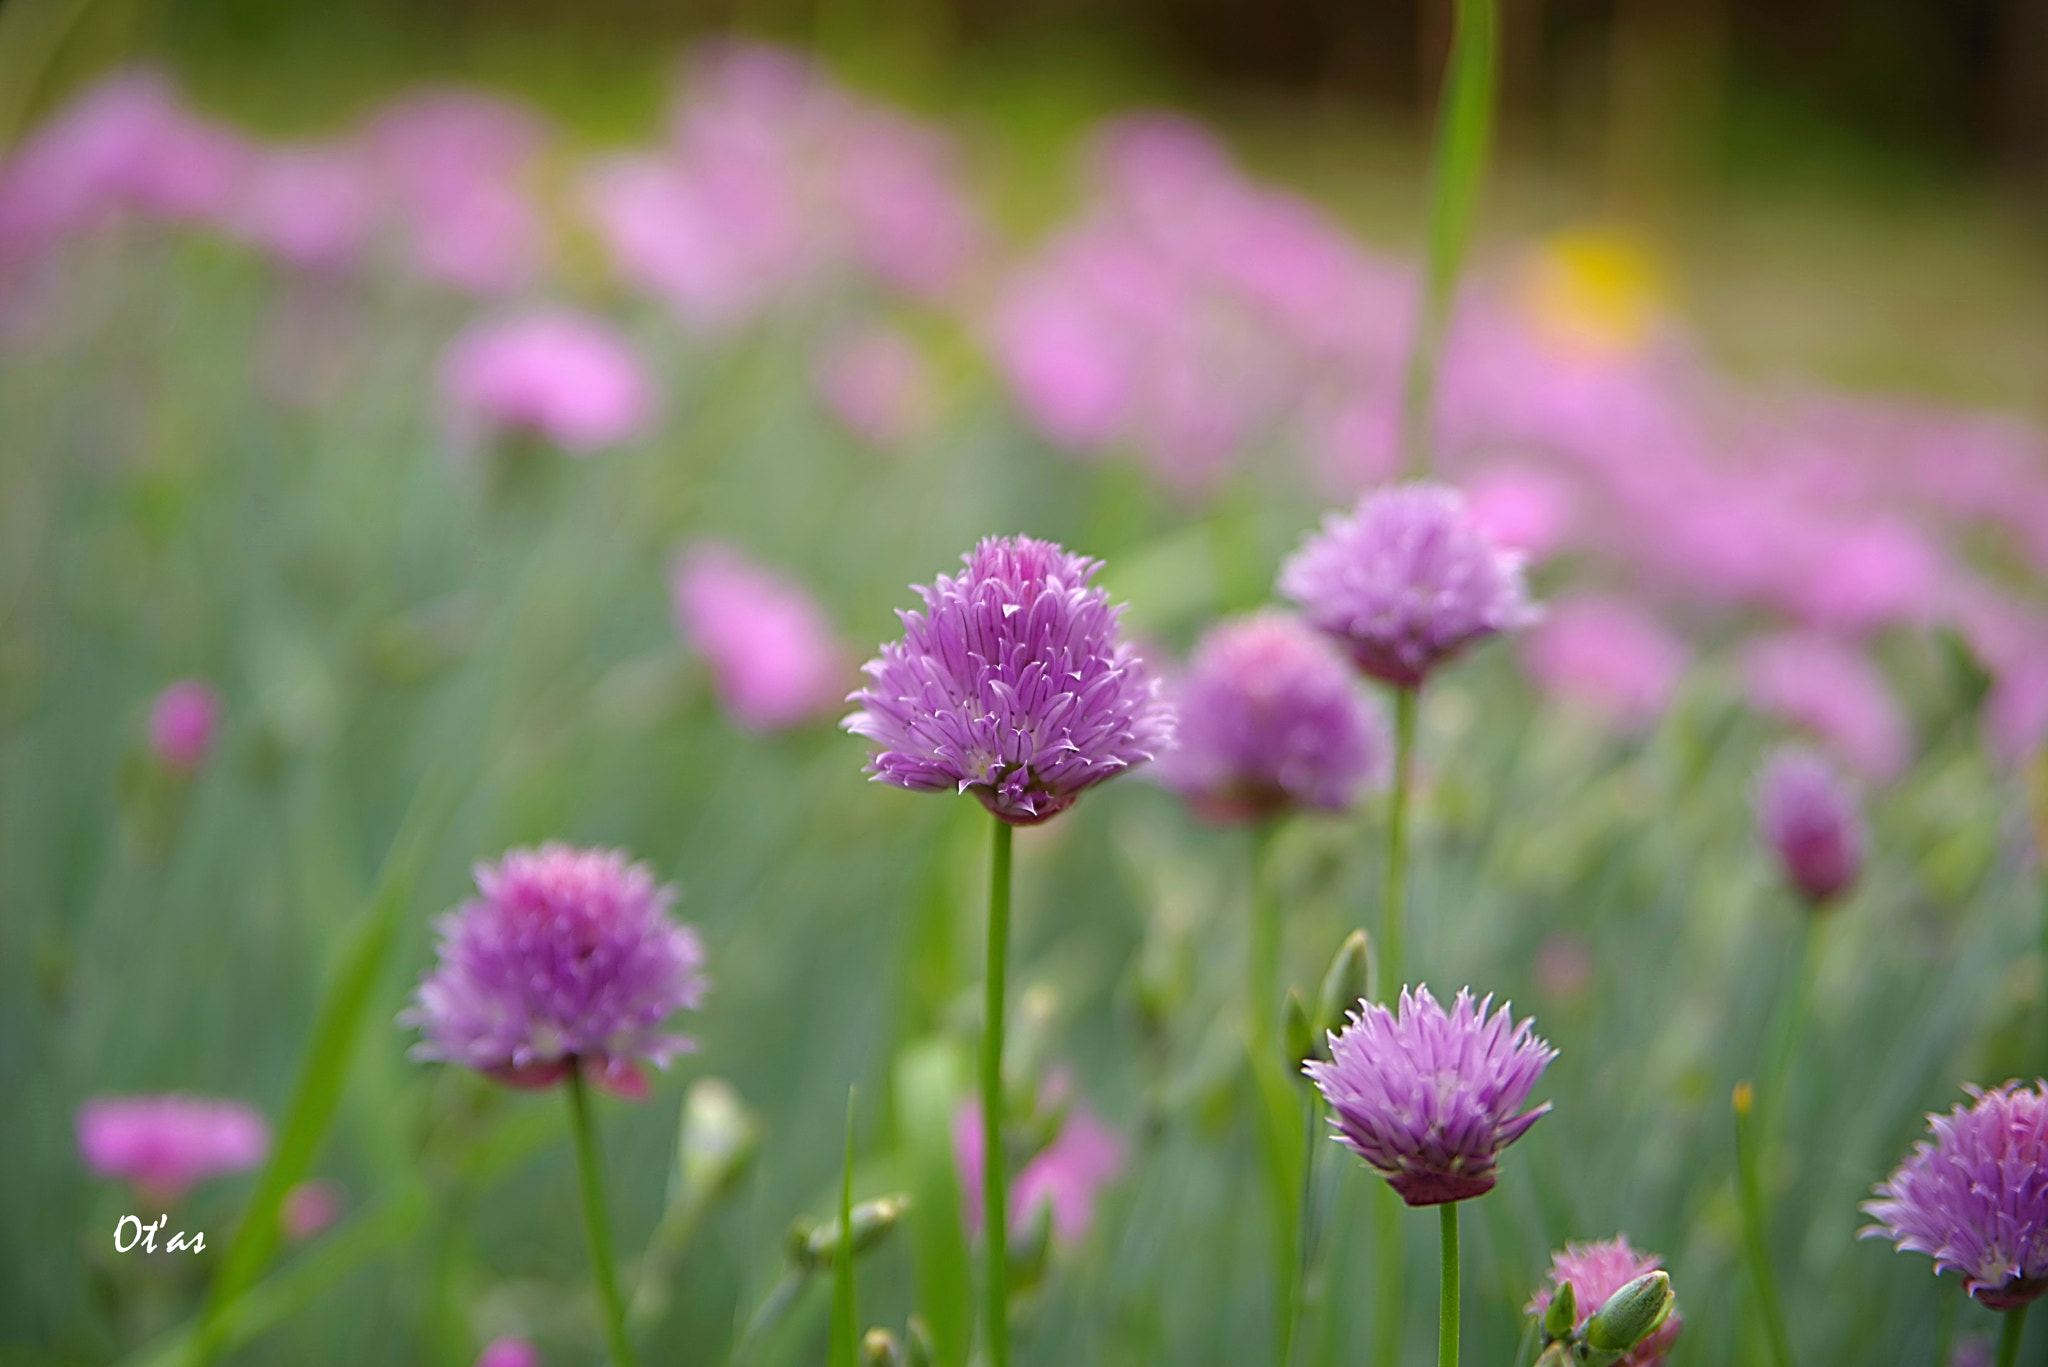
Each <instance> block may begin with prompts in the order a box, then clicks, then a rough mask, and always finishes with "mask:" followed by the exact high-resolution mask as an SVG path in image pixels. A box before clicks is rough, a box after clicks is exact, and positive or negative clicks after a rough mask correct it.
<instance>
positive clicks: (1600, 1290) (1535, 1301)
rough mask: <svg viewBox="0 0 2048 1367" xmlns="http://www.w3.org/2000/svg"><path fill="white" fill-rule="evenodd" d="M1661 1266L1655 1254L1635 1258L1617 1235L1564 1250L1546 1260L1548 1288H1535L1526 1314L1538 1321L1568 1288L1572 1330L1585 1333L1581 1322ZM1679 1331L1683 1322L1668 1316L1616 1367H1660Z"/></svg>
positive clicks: (1624, 1237) (1674, 1313)
mask: <svg viewBox="0 0 2048 1367" xmlns="http://www.w3.org/2000/svg"><path fill="white" fill-rule="evenodd" d="M1662 1266H1664V1260H1663V1259H1662V1258H1659V1257H1658V1256H1657V1255H1656V1254H1654V1253H1638V1252H1636V1251H1635V1250H1634V1249H1633V1248H1631V1247H1629V1242H1628V1236H1627V1235H1626V1234H1617V1235H1615V1236H1614V1237H1613V1238H1612V1239H1603V1240H1601V1241H1600V1242H1599V1243H1594V1244H1566V1245H1565V1246H1564V1248H1563V1249H1562V1250H1561V1251H1560V1252H1557V1253H1553V1254H1551V1255H1550V1281H1549V1284H1548V1285H1546V1286H1543V1287H1540V1288H1538V1289H1537V1292H1536V1294H1535V1296H1533V1297H1532V1298H1531V1299H1530V1301H1529V1314H1531V1315H1533V1316H1534V1317H1536V1318H1537V1319H1539V1320H1540V1319H1542V1318H1543V1312H1544V1311H1546V1310H1548V1309H1549V1308H1550V1298H1551V1297H1552V1296H1553V1295H1555V1294H1556V1293H1557V1292H1558V1290H1559V1289H1561V1288H1562V1287H1563V1286H1564V1284H1565V1283H1566V1282H1570V1283H1571V1287H1572V1296H1573V1298H1574V1299H1575V1300H1576V1301H1577V1303H1578V1315H1577V1320H1576V1322H1575V1323H1574V1324H1573V1325H1572V1328H1573V1329H1575V1330H1578V1329H1584V1328H1585V1327H1586V1321H1588V1320H1590V1319H1592V1318H1593V1316H1594V1314H1595V1313H1596V1312H1597V1311H1598V1310H1599V1309H1600V1307H1601V1306H1603V1305H1605V1304H1607V1298H1608V1297H1610V1296H1612V1295H1613V1294H1614V1293H1615V1292H1617V1291H1619V1290H1621V1288H1623V1287H1624V1286H1627V1285H1628V1284H1629V1283H1630V1282H1632V1281H1634V1280H1635V1279H1636V1278H1638V1277H1640V1276H1642V1275H1643V1274H1644V1273H1646V1272H1655V1271H1656V1270H1657V1269H1658V1268H1660V1267H1662ZM1684 1327H1685V1321H1684V1319H1683V1318H1682V1317H1681V1316H1680V1315H1679V1313H1678V1311H1677V1310H1673V1311H1672V1312H1671V1314H1670V1315H1669V1316H1668V1317H1666V1319H1665V1321H1664V1323H1663V1324H1661V1325H1660V1326H1658V1328H1657V1331H1656V1332H1655V1333H1653V1334H1651V1335H1650V1336H1649V1337H1648V1338H1646V1339H1644V1340H1643V1341H1642V1342H1641V1343H1638V1344H1637V1345H1636V1346H1635V1347H1633V1348H1631V1349H1629V1351H1628V1352H1627V1353H1626V1354H1625V1355H1624V1356H1623V1357H1622V1358H1621V1359H1620V1360H1619V1361H1618V1362H1617V1363H1616V1364H1615V1367H1659V1365H1660V1364H1661V1363H1662V1362H1663V1361H1664V1359H1665V1357H1666V1356H1667V1355H1668V1354H1669V1353H1670V1352H1671V1349H1672V1346H1673V1345H1674V1344H1676V1343H1677V1342H1678V1331H1679V1330H1680V1329H1682V1328H1684Z"/></svg>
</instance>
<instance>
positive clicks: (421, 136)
mask: <svg viewBox="0 0 2048 1367" xmlns="http://www.w3.org/2000/svg"><path fill="white" fill-rule="evenodd" d="M548 140H549V130H548V127H547V125H546V123H544V122H543V121H542V120H541V118H540V117H539V116H538V115H537V114H535V113H534V112H533V111H532V110H530V109H528V108H527V107H525V106H524V105H520V104H517V103H515V102H513V101H510V100H505V99H501V98H498V97H496V96H489V95H479V94H475V93H473V92H469V91H461V90H424V91H418V92H415V93H413V94H410V95H407V96H404V97H402V98H401V99H399V100H397V101H394V102H393V103H392V104H391V105H389V106H388V107H386V108H385V109H384V110H383V112H382V113H380V114H379V115H378V116H377V118H376V119H375V120H374V121H373V122H372V124H371V126H370V128H369V130H368V144H369V147H370V150H371V153H372V155H373V156H374V158H375V160H376V164H377V166H378V167H379V169H380V172H381V177H382V179H383V181H384V183H385V184H386V186H387V187H388V189H389V194H390V198H391V200H392V202H393V204H394V206H395V207H396V209H397V211H398V215H399V218H400V223H401V228H402V233H401V236H402V239H403V245H404V247H405V251H406V259H407V261H408V264H410V265H411V266H412V268H413V269H415V270H416V271H418V272H419V273H420V274H421V275H422V276H424V277H426V278H427V279H429V280H432V281H435V282H437V283H439V284H444V285H448V286H451V287H453V288H455V289H459V290H464V291H467V292H469V293H473V294H489V295H502V294H508V293H511V292H513V291H516V290H519V289H521V288H523V287H525V286H527V285H529V284H531V283H532V282H533V281H534V279H535V278H536V277H537V276H538V275H539V274H540V272H541V270H542V268H543V267H544V266H545V265H546V263H547V258H548V254H549V242H548V234H547V227H546V222H545V220H544V219H543V218H542V217H541V214H540V210H539V208H538V207H537V206H536V205H535V204H534V202H533V200H532V197H531V196H530V195H529V193H528V189H527V181H528V180H529V178H530V177H531V175H532V173H533V167H534V165H535V163H536V162H537V160H538V159H539V157H540V155H541V153H542V152H543V151H544V150H545V148H546V146H547V143H548Z"/></svg>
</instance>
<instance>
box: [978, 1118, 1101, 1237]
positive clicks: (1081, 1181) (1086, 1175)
mask: <svg viewBox="0 0 2048 1367" xmlns="http://www.w3.org/2000/svg"><path fill="white" fill-rule="evenodd" d="M987 1152H988V1150H987V1148H986V1146H985V1145H983V1143H982V1131H981V1111H980V1109H979V1108H978V1107H976V1106H975V1105H974V1104H973V1103H971V1102H969V1103H966V1104H963V1105H962V1106H961V1107H960V1108H959V1109H958V1110H957V1111H955V1112H954V1113H953V1163H954V1167H955V1168H956V1169H957V1170H958V1173H959V1178H960V1194H961V1197H962V1200H963V1203H964V1204H963V1207H962V1214H963V1215H964V1217H965V1218H966V1221H967V1228H968V1230H969V1232H971V1233H979V1232H980V1230H981V1201H982V1191H981V1165H982V1164H983V1162H985V1161H986V1155H987ZM1123 1164H1124V1146H1123V1141H1122V1140H1121V1139H1119V1138H1118V1137H1117V1135H1116V1133H1115V1132H1114V1131H1113V1130H1111V1129H1109V1128H1108V1127H1107V1126H1105V1125H1104V1124H1103V1123H1102V1122H1101V1121H1100V1120H1098V1119H1097V1118H1096V1116H1095V1113H1094V1112H1093V1111H1091V1110H1089V1109H1088V1107H1087V1106H1086V1105H1084V1104H1082V1103H1080V1102H1075V1103H1074V1105H1073V1106H1072V1108H1071V1109H1070V1110H1068V1112H1067V1114H1066V1118H1065V1120H1064V1121H1063V1122H1062V1123H1061V1125H1060V1131H1059V1134H1058V1135H1056V1136H1054V1138H1053V1141H1052V1142H1051V1143H1050V1144H1048V1145H1046V1146H1045V1147H1044V1148H1043V1149H1040V1150H1039V1151H1038V1153H1037V1155H1036V1156H1035V1157H1033V1158H1032V1159H1031V1161H1030V1162H1028V1163H1026V1164H1025V1165H1024V1167H1023V1169H1022V1170H1021V1171H1020V1172H1018V1174H1017V1176H1016V1178H1015V1179H1014V1180H1013V1181H1012V1182H1011V1183H1010V1220H1009V1227H1010V1229H1011V1230H1013V1231H1021V1230H1025V1229H1028V1228H1029V1227H1030V1224H1031V1219H1032V1217H1033V1216H1034V1215H1035V1214H1036V1212H1037V1210H1038V1207H1039V1206H1040V1205H1046V1206H1050V1207H1051V1208H1052V1233H1053V1237H1054V1238H1055V1239H1058V1240H1059V1241H1060V1242H1061V1243H1063V1244H1067V1245H1073V1244H1078V1243H1079V1242H1081V1240H1082V1239H1084V1238H1086V1237H1087V1235H1088V1226H1089V1225H1090V1224H1092V1223H1094V1219H1095V1202H1096V1198H1097V1196H1098V1195H1099V1194H1100V1192H1101V1190H1102V1188H1103V1187H1105V1186H1107V1185H1108V1184H1109V1183H1110V1182H1111V1181H1112V1180H1114V1179H1115V1177H1116V1175H1117V1173H1118V1172H1119V1171H1120V1170H1121V1169H1122V1167H1123Z"/></svg>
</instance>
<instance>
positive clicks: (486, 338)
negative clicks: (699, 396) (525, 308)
mask: <svg viewBox="0 0 2048 1367" xmlns="http://www.w3.org/2000/svg"><path fill="white" fill-rule="evenodd" d="M440 380H441V397H442V401H443V403H444V405H445V406H446V409H447V413H448V422H449V429H450V432H451V434H452V436H453V437H454V439H455V441H456V444H457V445H458V446H462V447H469V446H474V445H476V444H478V443H479V442H483V441H487V440H489V439H490V438H492V437H494V436H497V435H500V434H504V433H528V434H531V435H534V436H538V437H541V438H543V439H545V440H546V441H548V442H550V443H552V444H553V445H555V446H557V447H560V448H561V449H562V450H563V451H565V452H566V453H568V454H570V455H573V456H587V455H590V454H592V453H593V452H596V451H599V450H601V449H603V448H605V447H607V446H616V445H619V444H621V443H623V442H628V441H631V440H633V439H634V438H635V437H637V436H639V435H640V434H641V433H642V432H644V431H645V430H646V428H647V426H648V424H649V422H650V421H651V420H652V418H653V410H654V395H653V390H652V387H651V385H650V384H649V381H648V379H647V375H646V371H645V369H644V368H643V367H642V365H641V362H640V358H639V356H638V354H637V353H635V352H634V350H633V348H632V346H631V345H630V344H629V343H628V342H627V341H626V339H625V338H624V337H622V336H620V335H619V334H618V333H617V332H615V331H614V330H613V329H612V327H611V326H610V325H609V324H608V323H605V322H603V321H602V320H600V319H597V318H595V317H591V316H588V315H585V314H580V313H572V312H569V311H567V310H562V309H549V310H537V311H533V312H528V313H523V314H517V315H513V316H510V317H505V318H495V319H485V320H483V321H481V322H478V323H474V324H472V325H471V326H470V327H469V329H468V330H467V331H465V332H464V333H462V335H461V336H459V337H457V338H456V339H455V341H454V342H453V343H452V344H451V345H450V346H449V348H448V350H447V352H446V354H445V355H444V356H443V357H442V361H441V376H440Z"/></svg>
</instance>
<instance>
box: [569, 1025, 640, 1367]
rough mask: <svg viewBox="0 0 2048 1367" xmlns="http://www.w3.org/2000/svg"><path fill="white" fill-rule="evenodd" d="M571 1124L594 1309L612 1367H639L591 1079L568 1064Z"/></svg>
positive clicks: (577, 1068) (579, 1069)
mask: <svg viewBox="0 0 2048 1367" xmlns="http://www.w3.org/2000/svg"><path fill="white" fill-rule="evenodd" d="M568 1080H569V1087H568V1091H569V1119H570V1130H571V1131H572V1132H573V1133H574V1135H575V1138H576V1175H577V1179H578V1181H579V1183H580V1185H581V1186H582V1189H583V1228H584V1232H585V1233H586V1234H588V1235H589V1236H590V1271H591V1275H592V1276H593V1277H594V1278H595V1279H596V1282H597V1302H598V1313H599V1316H600V1317H601V1318H602V1319H603V1321H604V1337H605V1345H606V1348H607V1350H608V1351H609V1352H610V1354H611V1359H612V1364H613V1367H638V1359H637V1358H635V1357H634V1356H633V1344H632V1341H631V1340H630V1339H628V1338H627V1337H626V1309H625V1304H624V1302H623V1301H621V1300H620V1298H619V1273H618V1268H617V1266H616V1265H615V1264H614V1263H613V1260H612V1229H611V1214H610V1212H609V1211H608V1210H607V1208H606V1206H605V1198H604V1166H603V1158H602V1155H601V1154H600V1153H599V1151H598V1147H597V1133H596V1130H595V1128H594V1127H593V1126H592V1124H591V1120H590V1084H589V1083H587V1082H585V1081H584V1080H583V1069H582V1068H580V1067H576V1066H571V1067H570V1069H569V1079H568Z"/></svg>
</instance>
